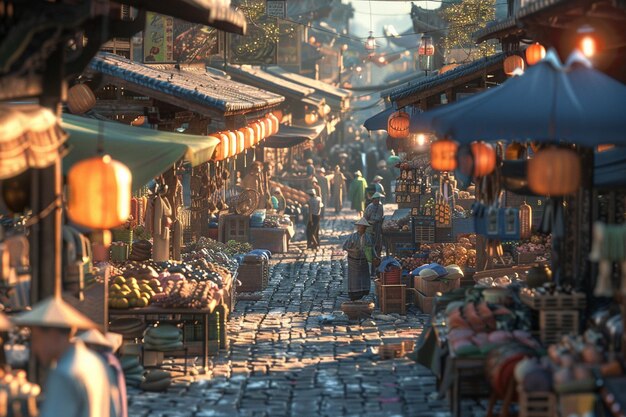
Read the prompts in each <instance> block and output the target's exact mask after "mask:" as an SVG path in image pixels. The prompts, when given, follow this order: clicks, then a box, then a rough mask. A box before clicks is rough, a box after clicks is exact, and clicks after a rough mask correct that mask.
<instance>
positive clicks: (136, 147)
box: [62, 114, 219, 189]
mask: <svg viewBox="0 0 626 417" xmlns="http://www.w3.org/2000/svg"><path fill="white" fill-rule="evenodd" d="M62 127H63V129H64V130H65V131H66V132H67V133H68V134H69V139H68V141H67V143H68V145H69V153H68V154H67V155H66V156H65V158H63V171H64V172H67V171H68V170H69V169H70V167H71V166H72V165H74V164H75V163H76V162H78V161H80V160H83V159H87V158H90V157H92V156H94V155H95V154H96V145H97V138H98V132H99V130H100V127H102V132H103V137H104V151H105V152H106V153H108V154H109V155H111V156H112V157H113V159H116V160H118V161H120V162H123V163H124V164H126V165H127V166H128V168H129V169H130V171H131V172H132V174H133V189H138V188H140V187H142V186H144V185H145V184H147V183H148V182H149V181H150V180H151V179H152V178H154V177H156V176H158V175H160V174H162V173H163V172H165V171H166V170H167V169H168V168H170V167H171V166H172V165H173V164H174V163H175V162H176V161H178V160H179V159H181V158H184V159H185V160H186V161H188V162H190V163H191V165H193V166H196V165H199V164H201V163H203V162H207V161H209V160H210V159H211V157H212V156H213V152H214V151H215V147H216V146H217V144H218V143H219V140H217V139H215V138H211V137H208V136H197V135H183V134H180V133H172V132H163V131H159V130H152V129H147V128H142V127H132V126H126V125H123V124H120V123H115V122H108V121H100V120H96V119H89V118H86V117H79V116H73V115H71V114H63V123H62Z"/></svg>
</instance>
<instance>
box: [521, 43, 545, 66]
mask: <svg viewBox="0 0 626 417" xmlns="http://www.w3.org/2000/svg"><path fill="white" fill-rule="evenodd" d="M525 54H526V62H527V63H528V65H535V64H536V63H538V62H539V61H541V60H542V59H544V58H545V56H546V48H544V46H543V45H542V44H540V43H539V42H535V43H533V44H532V45H530V46H529V47H528V48H526V52H525Z"/></svg>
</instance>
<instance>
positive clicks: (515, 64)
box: [503, 55, 524, 76]
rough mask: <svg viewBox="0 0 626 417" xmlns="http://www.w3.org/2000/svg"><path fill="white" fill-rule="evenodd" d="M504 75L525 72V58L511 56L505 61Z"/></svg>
mask: <svg viewBox="0 0 626 417" xmlns="http://www.w3.org/2000/svg"><path fill="white" fill-rule="evenodd" d="M503 65H504V73H505V74H506V75H508V76H511V75H515V74H519V72H520V71H521V72H524V58H522V57H521V56H519V55H511V56H509V57H507V58H506V59H505V60H504V64H503Z"/></svg>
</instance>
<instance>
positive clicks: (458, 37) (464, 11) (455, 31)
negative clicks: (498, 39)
mask: <svg viewBox="0 0 626 417" xmlns="http://www.w3.org/2000/svg"><path fill="white" fill-rule="evenodd" d="M441 13H442V17H443V20H444V21H446V22H448V28H449V30H448V33H447V35H446V36H445V37H444V38H443V46H444V48H445V49H446V51H447V52H450V51H452V50H454V49H458V48H460V49H462V50H463V51H464V52H465V53H466V54H467V59H468V60H470V61H471V60H474V59H477V58H481V57H485V56H490V55H493V54H495V53H496V45H495V43H494V42H493V41H489V42H483V43H481V44H479V45H476V44H475V43H474V41H473V39H472V32H474V31H476V30H478V29H481V28H484V27H485V26H486V25H487V23H488V22H490V21H493V20H495V18H496V9H495V7H494V1H493V0H464V1H462V2H460V3H456V4H452V5H450V6H448V7H446V8H445V9H443V10H442V12H441ZM470 25H472V26H474V28H475V29H473V30H468V29H467V28H468V26H470Z"/></svg>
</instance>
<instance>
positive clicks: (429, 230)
mask: <svg viewBox="0 0 626 417" xmlns="http://www.w3.org/2000/svg"><path fill="white" fill-rule="evenodd" d="M413 230H414V235H415V242H416V243H433V242H435V217H433V216H415V217H413Z"/></svg>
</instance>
